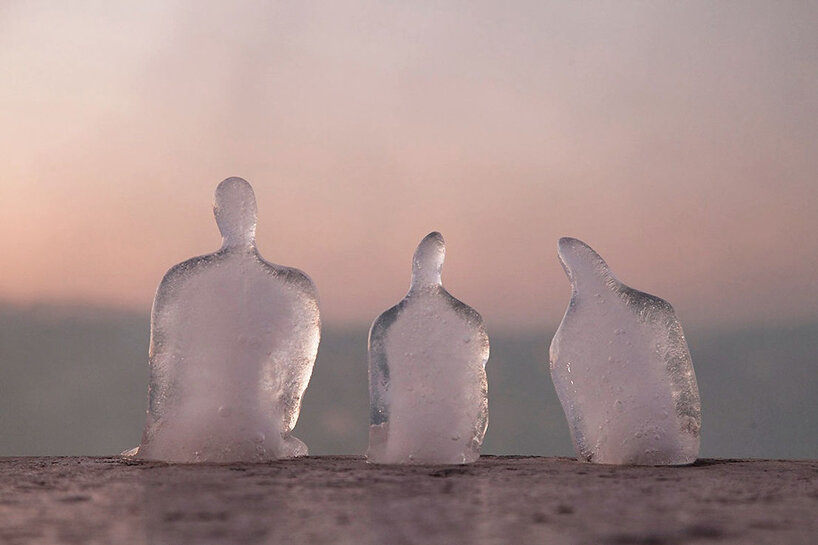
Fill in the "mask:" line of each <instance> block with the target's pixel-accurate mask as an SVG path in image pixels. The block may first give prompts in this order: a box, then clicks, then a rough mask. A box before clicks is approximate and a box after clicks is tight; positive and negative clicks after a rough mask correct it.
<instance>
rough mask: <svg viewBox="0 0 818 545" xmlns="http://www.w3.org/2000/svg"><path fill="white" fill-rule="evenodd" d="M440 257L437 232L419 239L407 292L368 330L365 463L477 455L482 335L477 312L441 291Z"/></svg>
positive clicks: (484, 406)
mask: <svg viewBox="0 0 818 545" xmlns="http://www.w3.org/2000/svg"><path fill="white" fill-rule="evenodd" d="M445 253H446V246H445V245H444V242H443V237H442V236H441V235H440V233H436V232H435V233H430V234H428V235H427V236H426V237H425V238H424V239H423V240H422V241H421V242H420V244H419V245H418V247H417V250H415V256H414V260H413V262H412V284H411V287H410V288H409V293H408V294H407V295H406V297H404V298H403V300H402V301H401V302H400V303H398V304H397V305H395V306H394V307H392V308H390V309H389V310H387V311H386V312H384V313H383V314H381V315H380V316H379V317H378V318H377V319H376V320H375V321H374V322H373V324H372V329H371V330H370V332H369V395H370V403H371V415H370V417H371V422H370V428H369V450H368V451H367V460H368V461H370V462H374V463H380V464H465V463H468V462H473V461H475V460H477V458H478V457H479V456H480V445H481V444H482V443H483V436H484V435H485V433H486V427H487V426H488V383H487V381H486V370H485V368H486V362H487V361H488V358H489V338H488V335H487V334H486V329H485V327H484V325H483V319H482V318H481V317H480V314H478V313H477V311H475V310H474V309H473V308H471V307H469V306H468V305H466V304H464V303H462V302H460V301H458V300H457V299H455V298H454V297H452V296H451V295H449V292H448V291H446V289H445V288H444V287H443V284H442V281H441V278H440V275H441V269H442V267H443V259H444V257H445Z"/></svg>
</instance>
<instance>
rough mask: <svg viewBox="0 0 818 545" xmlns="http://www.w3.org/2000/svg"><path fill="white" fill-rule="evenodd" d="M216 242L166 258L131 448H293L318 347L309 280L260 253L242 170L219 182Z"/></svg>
mask: <svg viewBox="0 0 818 545" xmlns="http://www.w3.org/2000/svg"><path fill="white" fill-rule="evenodd" d="M214 212H215V216H216V221H217V223H218V225H219V230H220V231H221V233H222V236H223V246H222V248H221V249H220V250H219V251H217V252H215V253H212V254H208V255H204V256H200V257H195V258H193V259H189V260H187V261H185V262H183V263H180V264H178V265H176V266H175V267H173V268H171V269H170V270H169V271H168V272H167V274H165V277H164V278H163V279H162V282H161V284H160V285H159V288H158V290H157V293H156V298H155V300H154V304H153V313H152V319H151V343H150V355H149V359H150V370H151V378H150V385H149V407H148V414H147V421H146V424H145V431H144V434H143V438H142V444H141V445H140V447H139V450H138V453H136V455H137V456H138V457H139V458H144V459H152V460H164V461H173V462H228V461H264V460H271V459H276V458H282V457H292V456H300V455H304V454H306V453H307V447H306V445H304V443H302V442H301V441H300V440H298V439H297V438H295V437H293V436H292V435H291V434H290V433H291V431H292V429H293V427H294V426H295V423H296V420H297V419H298V413H299V410H300V407H301V397H302V395H303V394H304V390H305V389H306V387H307V383H308V382H309V379H310V375H311V373H312V367H313V363H314V362H315V356H316V353H317V350H318V342H319V331H320V321H319V315H318V304H317V298H316V291H315V287H314V286H313V284H312V282H311V281H310V279H309V278H308V277H307V276H306V275H305V274H304V273H302V272H300V271H298V270H296V269H292V268H288V267H282V266H279V265H273V264H271V263H268V262H266V261H265V260H264V259H263V258H262V257H261V255H259V252H258V249H257V248H256V244H255V228H256V202H255V196H254V194H253V190H252V188H251V187H250V184H248V183H247V182H246V181H244V180H242V179H240V178H229V179H227V180H225V181H223V182H222V183H221V184H219V186H218V188H217V189H216V203H215V207H214Z"/></svg>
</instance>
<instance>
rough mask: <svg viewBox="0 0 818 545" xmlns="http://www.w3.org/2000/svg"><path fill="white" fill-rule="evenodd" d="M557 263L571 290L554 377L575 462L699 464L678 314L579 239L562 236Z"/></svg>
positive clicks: (697, 410)
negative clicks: (632, 284) (617, 274)
mask: <svg viewBox="0 0 818 545" xmlns="http://www.w3.org/2000/svg"><path fill="white" fill-rule="evenodd" d="M559 258H560V261H561V262H562V266H563V268H564V269H565V272H566V274H567V275H568V278H569V280H570V281H571V289H572V293H571V302H570V303H569V304H568V310H566V312H565V316H564V317H563V319H562V323H561V324H560V326H559V329H558V330H557V333H556V335H555V336H554V339H553V341H552V342H551V354H550V356H551V357H550V360H551V377H552V378H553V381H554V386H555V388H556V390H557V395H558V396H559V399H560V402H561V403H562V407H563V410H564V411H565V416H566V418H567V419H568V424H569V427H570V429H571V437H572V439H573V441H574V449H575V450H576V453H577V458H578V459H579V460H584V461H587V462H597V463H602V464H639V465H681V464H690V463H693V462H694V461H695V460H696V457H697V456H698V453H699V429H700V427H701V403H700V401H699V389H698V386H697V385H696V376H695V375H694V373H693V364H692V362H691V360H690V352H689V351H688V349H687V342H686V341H685V336H684V333H683V332H682V326H681V325H680V324H679V322H678V320H677V319H676V315H675V313H674V312H673V307H671V306H670V304H669V303H667V302H666V301H664V300H662V299H659V298H658V297H654V296H653V295H648V294H646V293H642V292H641V291H636V290H634V289H632V288H629V287H628V286H626V285H625V284H623V283H622V282H620V281H619V280H617V279H616V278H615V277H614V275H613V274H612V273H611V271H610V269H609V268H608V265H607V264H606V263H605V261H603V260H602V258H601V257H600V256H599V255H598V254H597V253H596V252H595V251H594V250H592V249H591V248H590V247H589V246H588V245H587V244H585V243H583V242H581V241H579V240H577V239H574V238H563V239H560V241H559Z"/></svg>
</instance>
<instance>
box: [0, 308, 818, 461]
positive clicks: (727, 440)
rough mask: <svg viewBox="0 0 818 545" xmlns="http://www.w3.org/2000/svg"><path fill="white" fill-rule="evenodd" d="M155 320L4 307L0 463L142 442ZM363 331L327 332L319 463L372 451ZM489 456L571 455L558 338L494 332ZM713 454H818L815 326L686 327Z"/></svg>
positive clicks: (311, 424) (313, 387)
mask: <svg viewBox="0 0 818 545" xmlns="http://www.w3.org/2000/svg"><path fill="white" fill-rule="evenodd" d="M148 334H149V324H148V316H147V314H141V313H129V312H121V311H115V310H108V309H81V308H65V307H48V306H42V307H35V308H18V307H14V306H9V305H6V306H0V455H5V456H9V455H34V454H37V455H82V454H87V455H103V454H114V453H118V452H120V451H122V450H125V449H127V448H130V447H133V446H135V445H136V444H138V442H139V439H140V436H141V432H142V424H143V419H144V412H145V402H146V388H147V377H148V370H147V348H148ZM366 334H367V328H366V327H365V326H362V327H333V326H332V325H331V324H330V325H326V326H325V328H324V331H323V338H322V342H321V348H320V351H319V356H318V361H317V363H316V366H315V371H314V374H313V379H312V382H311V384H310V388H309V389H308V390H307V394H306V396H305V399H304V407H303V410H302V413H301V418H300V420H299V423H298V427H297V428H296V435H297V436H298V437H300V438H302V439H303V440H305V441H306V442H307V444H308V445H309V446H310V451H311V453H313V454H330V453H332V454H346V453H349V454H355V453H362V452H363V451H364V450H365V449H366V442H367V424H368V422H367V418H368V402H369V401H368V392H367V369H366ZM489 334H490V335H491V359H490V360H489V367H488V376H489V396H490V418H489V432H488V434H487V436H486V442H485V445H484V452H485V453H487V454H542V455H570V454H571V452H572V449H571V445H570V439H569V436H568V429H567V426H566V424H565V421H564V418H563V415H562V410H561V408H560V406H559V403H558V401H557V398H556V395H555V393H554V389H553V387H552V385H551V380H550V377H549V374H548V368H547V364H546V362H547V352H548V344H549V343H550V340H551V335H553V330H549V331H542V332H518V333H514V334H509V333H501V332H497V331H494V332H492V331H489ZM688 341H689V343H690V348H691V351H692V353H693V361H694V365H695V367H696V374H697V376H698V380H699V387H700V390H701V394H702V401H703V406H704V408H703V411H704V418H703V420H704V425H703V441H702V453H701V454H702V456H703V457H758V458H816V457H818V395H816V394H818V373H816V368H818V366H816V360H818V323H805V324H800V325H795V326H789V327H780V328H764V329H761V328H759V329H745V330H734V331H707V332H703V331H696V330H695V329H689V330H688Z"/></svg>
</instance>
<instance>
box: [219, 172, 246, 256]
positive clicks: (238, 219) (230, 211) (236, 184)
mask: <svg viewBox="0 0 818 545" xmlns="http://www.w3.org/2000/svg"><path fill="white" fill-rule="evenodd" d="M213 214H214V215H215V216H216V224H217V225H218V226H219V231H220V232H221V234H222V237H223V241H224V242H223V244H224V247H225V248H226V247H232V246H253V245H254V244H255V240H256V214H257V210H256V196H255V194H254V193H253V188H252V187H251V186H250V184H249V183H247V181H246V180H243V179H242V178H235V177H234V178H227V179H226V180H224V181H223V182H222V183H220V184H219V186H218V187H217V188H216V198H215V203H214V204H213Z"/></svg>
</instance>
